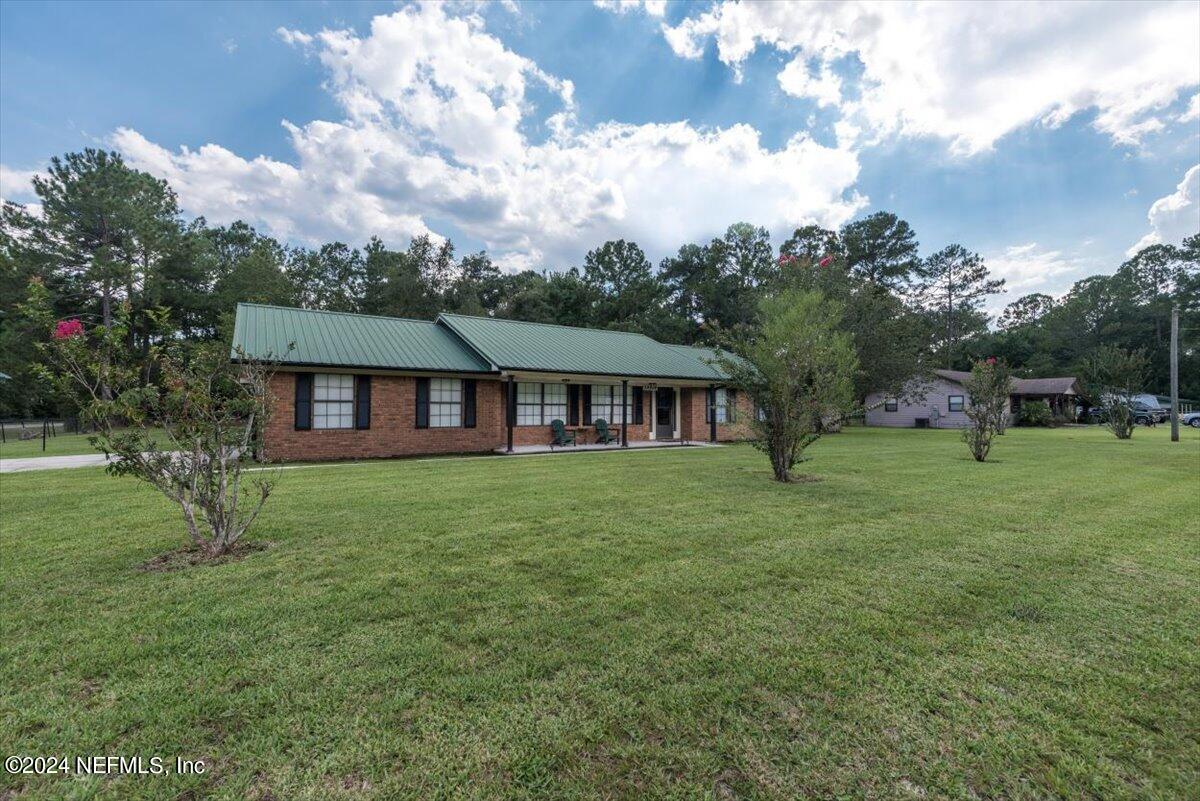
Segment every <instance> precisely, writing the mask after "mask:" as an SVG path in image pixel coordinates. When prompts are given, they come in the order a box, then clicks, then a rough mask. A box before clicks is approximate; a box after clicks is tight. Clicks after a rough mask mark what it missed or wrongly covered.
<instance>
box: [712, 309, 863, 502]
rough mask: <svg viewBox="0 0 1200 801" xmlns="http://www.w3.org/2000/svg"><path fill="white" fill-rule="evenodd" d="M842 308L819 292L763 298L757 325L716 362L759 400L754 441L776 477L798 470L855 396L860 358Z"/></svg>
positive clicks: (728, 344)
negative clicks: (843, 326) (825, 425)
mask: <svg viewBox="0 0 1200 801" xmlns="http://www.w3.org/2000/svg"><path fill="white" fill-rule="evenodd" d="M841 313H842V312H841V308H840V306H838V305H837V304H836V303H831V302H829V301H827V300H826V299H825V296H824V295H822V294H821V293H820V292H816V291H800V290H787V291H784V292H781V293H779V294H776V295H771V296H768V297H766V298H764V299H763V300H762V301H761V302H760V305H759V318H758V323H757V325H756V326H755V328H754V329H753V330H752V331H751V332H748V333H743V334H742V335H740V336H739V337H738V338H736V339H728V340H726V341H725V342H724V346H725V347H724V348H723V349H722V350H720V351H718V355H717V358H716V361H717V363H718V364H719V365H720V367H721V368H722V369H723V370H724V371H725V373H726V374H727V375H728V376H729V377H730V379H731V380H730V383H731V384H733V385H734V386H736V387H739V388H740V389H741V390H742V391H743V392H745V393H746V394H747V395H748V396H749V397H750V399H751V400H752V401H753V402H754V405H755V407H756V413H755V414H754V415H752V417H751V420H750V427H751V430H752V432H753V435H754V437H753V442H754V446H755V447H756V448H758V449H759V450H760V451H762V452H763V453H765V454H766V455H767V457H768V458H769V459H770V460H771V469H772V470H773V471H774V474H775V480H776V481H783V482H788V481H791V480H792V469H793V468H794V467H795V466H796V463H797V462H798V461H800V460H801V459H802V458H803V455H804V450H805V449H806V448H807V447H808V446H809V445H811V444H812V443H813V442H815V441H816V440H817V439H818V438H819V437H820V436H821V431H822V419H823V418H828V417H831V416H832V417H837V418H840V417H841V416H842V415H844V414H846V413H848V412H849V410H850V409H851V407H852V405H853V398H854V371H855V370H856V369H857V366H858V359H857V357H856V356H855V354H854V343H853V341H852V338H851V336H850V334H848V333H846V332H844V331H840V330H839V329H838V325H839V323H840V321H841Z"/></svg>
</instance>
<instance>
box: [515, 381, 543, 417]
mask: <svg viewBox="0 0 1200 801" xmlns="http://www.w3.org/2000/svg"><path fill="white" fill-rule="evenodd" d="M541 424H542V385H541V384H527V383H524V382H519V383H518V384H517V425H519V426H540V425H541Z"/></svg>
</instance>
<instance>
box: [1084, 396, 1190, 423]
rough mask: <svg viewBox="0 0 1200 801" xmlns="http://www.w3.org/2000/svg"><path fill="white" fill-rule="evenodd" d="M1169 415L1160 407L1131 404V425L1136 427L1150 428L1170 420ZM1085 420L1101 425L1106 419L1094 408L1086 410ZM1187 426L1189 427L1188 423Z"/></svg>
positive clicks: (1101, 412)
mask: <svg viewBox="0 0 1200 801" xmlns="http://www.w3.org/2000/svg"><path fill="white" fill-rule="evenodd" d="M1170 416H1171V413H1170V411H1168V410H1167V409H1164V408H1162V407H1161V406H1150V405H1149V404H1146V403H1143V402H1142V401H1134V402H1133V424H1134V425H1138V426H1150V425H1155V424H1157V423H1163V422H1166V421H1167V419H1168V418H1170ZM1087 419H1088V422H1089V423H1103V422H1105V421H1106V420H1107V419H1108V418H1107V415H1106V414H1105V413H1104V410H1103V409H1097V408H1095V407H1093V408H1091V409H1088V411H1087ZM1188 425H1191V424H1190V423H1189V424H1188Z"/></svg>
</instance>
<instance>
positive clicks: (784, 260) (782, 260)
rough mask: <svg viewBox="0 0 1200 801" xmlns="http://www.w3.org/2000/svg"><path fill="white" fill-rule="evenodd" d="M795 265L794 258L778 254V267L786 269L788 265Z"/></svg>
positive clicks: (785, 254)
mask: <svg viewBox="0 0 1200 801" xmlns="http://www.w3.org/2000/svg"><path fill="white" fill-rule="evenodd" d="M795 263H796V257H795V256H790V255H788V254H787V253H781V254H779V266H780V267H786V266H787V265H789V264H795Z"/></svg>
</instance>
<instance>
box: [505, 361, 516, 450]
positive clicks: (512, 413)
mask: <svg viewBox="0 0 1200 801" xmlns="http://www.w3.org/2000/svg"><path fill="white" fill-rule="evenodd" d="M505 391H506V392H507V393H508V403H506V404H504V422H505V423H507V424H508V448H507V452H508V453H512V431H513V423H514V422H516V418H517V385H516V384H515V383H513V377H512V376H511V375H510V376H509V377H508V386H507V387H506V388H505Z"/></svg>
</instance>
